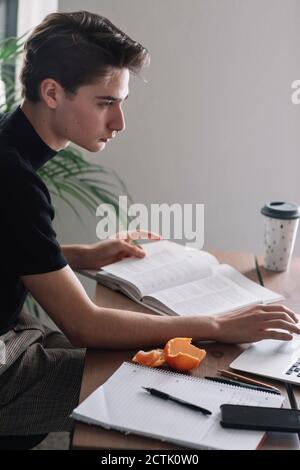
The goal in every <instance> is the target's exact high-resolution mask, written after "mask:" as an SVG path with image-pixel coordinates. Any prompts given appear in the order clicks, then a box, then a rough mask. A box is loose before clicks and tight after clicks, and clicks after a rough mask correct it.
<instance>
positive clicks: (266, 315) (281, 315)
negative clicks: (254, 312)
mask: <svg viewBox="0 0 300 470" xmlns="http://www.w3.org/2000/svg"><path fill="white" fill-rule="evenodd" d="M260 318H261V319H262V320H266V321H270V320H285V321H287V322H289V323H292V324H293V325H295V324H296V322H295V320H294V319H293V318H292V317H290V316H289V314H288V313H286V312H262V313H261V314H260Z"/></svg>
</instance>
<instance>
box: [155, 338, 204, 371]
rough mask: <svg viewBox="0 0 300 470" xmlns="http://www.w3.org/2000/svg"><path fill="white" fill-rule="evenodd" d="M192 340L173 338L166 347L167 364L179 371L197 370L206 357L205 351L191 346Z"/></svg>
mask: <svg viewBox="0 0 300 470" xmlns="http://www.w3.org/2000/svg"><path fill="white" fill-rule="evenodd" d="M191 342H192V338H173V339H170V340H169V341H168V342H167V344H166V345H165V347H164V357H165V361H166V363H167V364H168V365H169V366H170V367H172V369H176V370H179V371H187V370H191V369H195V368H196V367H198V366H199V365H200V363H201V362H202V361H203V359H204V358H205V356H206V351H205V349H200V348H197V347H196V346H193V345H192V344H191Z"/></svg>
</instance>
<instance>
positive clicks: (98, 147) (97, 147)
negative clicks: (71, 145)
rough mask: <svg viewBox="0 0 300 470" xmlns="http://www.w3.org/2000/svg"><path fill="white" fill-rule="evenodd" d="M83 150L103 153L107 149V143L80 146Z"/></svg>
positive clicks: (99, 142) (98, 142)
mask: <svg viewBox="0 0 300 470" xmlns="http://www.w3.org/2000/svg"><path fill="white" fill-rule="evenodd" d="M78 145H79V146H80V147H81V148H83V149H85V150H88V151H89V152H101V151H102V150H104V149H105V142H101V141H100V140H99V141H97V142H95V143H89V144H83V143H82V144H78Z"/></svg>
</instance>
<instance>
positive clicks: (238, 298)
mask: <svg viewBox="0 0 300 470" xmlns="http://www.w3.org/2000/svg"><path fill="white" fill-rule="evenodd" d="M143 302H144V303H145V304H147V305H148V304H149V305H153V306H155V305H158V303H157V302H159V303H160V304H161V305H160V308H161V309H162V310H163V309H164V307H163V306H164V305H165V306H167V307H168V309H169V310H171V312H174V313H176V314H178V315H209V314H218V313H224V312H229V311H231V310H236V309H239V308H243V307H245V306H247V305H252V304H256V303H258V297H257V296H255V295H254V294H252V293H251V292H249V291H248V290H246V289H244V288H242V287H240V286H239V285H238V284H235V283H234V282H233V281H231V279H228V278H227V277H225V276H222V275H219V274H214V275H212V276H209V277H207V278H205V279H198V280H196V281H193V282H189V283H186V284H183V285H181V286H177V287H175V288H174V287H170V288H169V289H164V290H161V291H159V292H155V293H154V294H152V295H151V298H150V297H149V296H147V297H145V298H144V299H143Z"/></svg>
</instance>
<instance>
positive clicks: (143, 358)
mask: <svg viewBox="0 0 300 470" xmlns="http://www.w3.org/2000/svg"><path fill="white" fill-rule="evenodd" d="M132 361H133V362H136V363H137V364H140V365H142V366H148V367H159V366H162V365H163V364H164V363H165V358H164V352H163V350H162V349H152V350H151V351H138V352H137V353H136V354H135V356H134V357H133V358H132Z"/></svg>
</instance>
